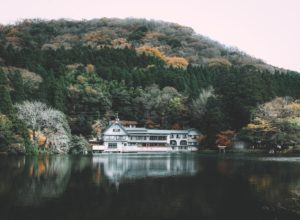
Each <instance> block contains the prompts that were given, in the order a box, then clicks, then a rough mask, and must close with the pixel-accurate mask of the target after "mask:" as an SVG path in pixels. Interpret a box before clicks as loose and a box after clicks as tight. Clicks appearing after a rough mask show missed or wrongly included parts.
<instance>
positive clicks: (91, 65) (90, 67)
mask: <svg viewBox="0 0 300 220" xmlns="http://www.w3.org/2000/svg"><path fill="white" fill-rule="evenodd" d="M85 69H86V71H87V72H88V73H92V72H94V71H95V66H94V65H93V64H88V65H86V67H85Z"/></svg>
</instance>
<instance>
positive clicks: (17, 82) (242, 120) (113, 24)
mask: <svg viewBox="0 0 300 220" xmlns="http://www.w3.org/2000/svg"><path fill="white" fill-rule="evenodd" d="M283 55H284V54H283ZM0 67H1V68H0V141H1V143H0V151H3V150H7V148H9V146H14V145H16V144H19V145H22V146H23V145H24V146H30V143H31V142H30V135H29V136H28V132H27V128H30V129H33V128H32V126H29V125H26V123H24V121H22V120H20V117H18V115H20V111H22V109H24V106H21V107H20V105H21V104H22V103H24V102H25V101H26V102H35V101H39V102H40V103H44V104H45V105H47V106H48V107H49V108H53V109H56V110H58V111H59V112H62V113H64V114H65V115H66V120H67V123H68V124H69V126H70V135H73V139H74V140H78V139H79V140H80V141H83V142H84V140H83V138H82V137H85V138H89V137H91V136H93V135H96V134H97V132H99V130H100V131H101V128H103V127H105V126H106V125H107V121H108V120H109V119H110V118H111V117H113V116H114V115H115V113H118V114H119V116H120V118H122V119H128V120H136V121H138V122H139V124H141V125H145V126H147V127H160V128H170V129H172V128H174V129H180V128H189V127H195V128H197V129H198V130H199V131H200V132H201V133H202V134H203V136H204V137H205V139H204V141H203V143H202V145H203V146H214V145H215V138H216V135H217V134H218V133H219V132H221V131H226V130H232V131H236V132H239V131H240V130H241V129H242V128H243V127H245V126H246V125H247V124H248V123H249V122H250V121H251V120H252V119H253V113H254V112H255V110H256V109H257V107H258V106H259V105H261V104H263V103H266V102H269V101H271V100H272V99H274V98H276V97H286V96H289V97H291V98H293V99H299V98H300V86H299V85H300V75H299V73H297V72H294V71H288V70H282V69H279V68H276V67H272V66H270V65H268V64H265V63H264V62H263V61H261V60H258V59H255V58H252V57H250V56H248V55H246V54H244V53H242V52H240V51H238V50H236V49H232V48H227V47H225V46H223V45H221V44H219V43H217V42H214V41H212V40H210V39H208V38H205V37H203V36H200V35H197V34H195V33H194V32H193V31H192V29H190V28H187V27H183V26H180V25H177V24H172V23H163V22H155V21H146V20H135V19H127V20H119V19H99V20H92V21H66V20H58V21H42V20H25V21H22V22H20V23H17V24H14V25H7V26H0ZM43 108H46V107H43ZM63 118H64V117H63V116H59V117H58V119H57V120H64V119H63ZM41 129H43V128H41ZM55 129H56V128H55ZM48 130H49V129H48ZM67 130H68V129H67ZM33 133H34V131H33ZM73 139H72V140H73ZM75 145H76V144H75ZM28 149H29V148H28Z"/></svg>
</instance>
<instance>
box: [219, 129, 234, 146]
mask: <svg viewBox="0 0 300 220" xmlns="http://www.w3.org/2000/svg"><path fill="white" fill-rule="evenodd" d="M234 135H235V132H234V131H231V130H226V131H221V132H220V133H219V134H217V135H216V144H217V145H221V146H227V147H230V146H231V145H232V138H233V137H234Z"/></svg>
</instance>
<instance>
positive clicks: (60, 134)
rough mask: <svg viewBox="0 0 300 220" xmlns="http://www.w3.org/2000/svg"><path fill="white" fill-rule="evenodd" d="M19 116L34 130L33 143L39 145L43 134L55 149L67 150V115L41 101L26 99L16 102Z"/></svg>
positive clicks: (68, 139)
mask: <svg viewBox="0 0 300 220" xmlns="http://www.w3.org/2000/svg"><path fill="white" fill-rule="evenodd" d="M16 109H17V114H18V117H19V118H20V119H21V120H22V121H24V123H25V124H26V125H27V127H28V128H30V129H32V132H33V144H34V145H35V146H38V141H39V138H40V136H41V135H44V136H45V137H46V138H47V139H46V144H47V145H48V146H50V147H51V148H53V150H54V151H57V152H60V153H63V152H67V150H68V147H69V142H70V136H71V135H70V127H69V125H68V122H67V119H66V117H65V115H64V114H63V113H62V112H60V111H58V110H55V109H53V108H50V107H48V106H47V105H46V104H44V103H41V102H37V101H35V102H29V101H25V102H23V103H22V104H16Z"/></svg>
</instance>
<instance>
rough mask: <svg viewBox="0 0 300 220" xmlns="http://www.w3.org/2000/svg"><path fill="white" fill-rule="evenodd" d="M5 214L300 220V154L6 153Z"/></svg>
mask: <svg viewBox="0 0 300 220" xmlns="http://www.w3.org/2000/svg"><path fill="white" fill-rule="evenodd" d="M0 219H1V220H12V219H22V220H24V219H30V220H34V219H43V220H44V219H54V220H58V219H64V220H68V219H72V220H77V219H82V220H89V219H97V220H98V219H104V220H105V219H110V220H114V219H118V220H121V219H122V220H147V219H157V220H159V219H172V220H174V219H186V220H193V219H264V220H265V219H298V220H299V219H300V157H289V158H283V157H249V156H237V155H234V156H233V155H229V154H228V155H218V154H216V155H199V154H196V153H194V154H191V153H188V154H161V155H154V154H152V155H145V154H144V155H143V154H141V155H138V154H135V155H133V154H132V155H117V154H114V155H100V156H93V157H92V156H83V157H74V156H48V157H4V156H3V157H0Z"/></svg>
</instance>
